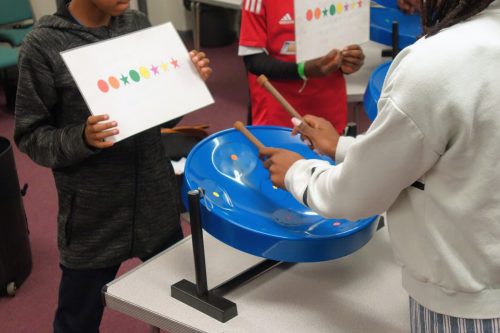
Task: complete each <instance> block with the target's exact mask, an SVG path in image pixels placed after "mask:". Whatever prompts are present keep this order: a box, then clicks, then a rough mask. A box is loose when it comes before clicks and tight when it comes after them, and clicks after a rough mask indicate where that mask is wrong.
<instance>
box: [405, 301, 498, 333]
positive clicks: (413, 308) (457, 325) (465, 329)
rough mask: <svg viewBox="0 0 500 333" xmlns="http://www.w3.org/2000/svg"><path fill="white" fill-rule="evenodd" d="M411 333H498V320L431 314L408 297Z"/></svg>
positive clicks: (431, 312)
mask: <svg viewBox="0 0 500 333" xmlns="http://www.w3.org/2000/svg"><path fill="white" fill-rule="evenodd" d="M410 324H411V333H500V318H496V319H464V318H457V317H451V316H446V315H442V314H439V313H436V312H433V311H431V310H429V309H427V308H425V307H423V306H422V305H420V304H419V303H417V302H416V301H415V300H414V299H413V298H411V297H410Z"/></svg>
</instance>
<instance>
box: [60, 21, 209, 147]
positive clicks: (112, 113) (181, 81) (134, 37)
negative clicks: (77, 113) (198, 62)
mask: <svg viewBox="0 0 500 333" xmlns="http://www.w3.org/2000/svg"><path fill="white" fill-rule="evenodd" d="M62 57H63V59H64V61H65V62H66V65H67V66H68V68H69V70H70V72H71V74H72V76H73V78H74V79H75V81H76V83H77V85H78V88H79V89H80V92H81V93H82V95H83V97H84V98H85V101H86V103H87V105H88V107H89V109H90V111H91V112H92V114H94V115H100V114H108V115H109V119H110V120H114V121H116V122H117V123H118V129H119V130H120V133H119V134H118V135H116V136H114V137H112V140H114V141H120V140H123V139H125V138H127V137H129V136H131V135H134V134H136V133H139V132H142V131H144V130H146V129H148V128H151V127H153V126H157V125H159V124H162V123H164V122H167V121H169V120H172V119H174V118H177V117H180V116H182V115H185V114H187V113H189V112H191V111H194V110H197V109H200V108H202V107H204V106H206V105H209V104H211V103H213V98H212V96H211V95H210V92H209V91H208V89H207V87H206V85H205V83H204V82H203V80H202V79H201V78H200V76H199V74H198V71H197V70H196V67H195V66H194V64H193V63H192V62H191V57H190V56H189V53H188V51H187V49H186V48H185V46H184V44H183V43H182V41H181V39H180V37H179V35H178V34H177V32H176V30H175V29H174V27H173V25H172V24H171V23H166V24H162V25H158V26H156V27H152V28H149V29H145V30H141V31H138V32H134V33H131V34H127V35H124V36H120V37H117V38H114V39H110V40H108V41H105V42H100V43H95V44H91V45H88V46H83V47H80V48H76V49H73V50H69V51H66V52H63V53H62Z"/></svg>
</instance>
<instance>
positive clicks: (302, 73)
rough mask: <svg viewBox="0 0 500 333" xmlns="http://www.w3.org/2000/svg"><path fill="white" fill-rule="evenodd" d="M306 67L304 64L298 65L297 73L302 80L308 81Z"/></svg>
mask: <svg viewBox="0 0 500 333" xmlns="http://www.w3.org/2000/svg"><path fill="white" fill-rule="evenodd" d="M305 67H306V66H305V63H304V62H299V63H298V64H297V72H298V73H299V76H300V77H301V78H302V80H307V76H306V70H305Z"/></svg>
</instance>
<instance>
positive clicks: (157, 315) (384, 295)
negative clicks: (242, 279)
mask: <svg viewBox="0 0 500 333" xmlns="http://www.w3.org/2000/svg"><path fill="white" fill-rule="evenodd" d="M204 241H205V251H206V261H207V275H208V287H209V288H212V287H214V286H216V285H218V284H220V283H222V282H224V281H226V280H227V279H229V278H231V277H233V276H234V275H237V274H238V273H240V272H242V271H243V270H245V269H246V268H248V267H250V266H252V265H254V264H255V263H257V262H259V261H261V260H262V258H258V257H254V256H251V255H248V254H245V253H242V252H240V251H238V250H235V249H233V248H231V247H229V246H227V245H225V244H223V243H221V242H219V241H218V240H216V239H215V238H213V237H211V236H210V235H208V234H207V233H205V234H204ZM400 276H401V273H400V268H399V266H397V265H396V263H395V262H394V260H393V256H392V250H391V247H390V242H389V237H388V233H387V228H386V227H385V228H383V229H381V230H379V231H378V232H376V234H375V236H374V237H373V239H372V240H371V241H370V242H369V243H368V244H367V245H365V246H364V247H363V248H362V249H360V250H359V251H357V252H356V253H354V254H351V255H349V256H347V257H344V258H340V259H337V260H333V261H328V262H321V263H300V264H296V265H293V266H292V267H289V268H288V269H285V268H281V266H278V267H277V268H274V269H273V270H271V271H268V272H266V273H265V274H264V275H262V276H259V277H258V278H256V279H254V280H252V281H250V282H249V283H247V284H245V285H243V286H241V287H239V288H237V289H236V290H234V291H232V292H230V293H229V294H227V295H225V297H226V298H227V299H229V300H231V301H233V302H235V303H236V304H237V307H238V315H237V316H236V317H234V318H232V319H231V320H229V321H227V322H226V323H221V322H219V321H217V320H215V319H213V318H211V317H209V316H207V315H205V314H203V313H201V312H199V311H197V310H195V309H193V308H191V307H189V306H188V305H186V304H184V303H182V302H180V301H178V300H176V299H174V298H172V297H171V296H170V286H171V285H172V284H174V283H176V282H178V281H179V280H181V279H187V280H189V281H195V276H194V264H193V256H192V244H191V238H190V237H188V238H186V239H184V240H183V241H181V242H179V243H178V244H177V245H175V246H174V247H172V248H170V249H168V250H166V251H164V252H163V253H161V254H159V255H158V256H156V257H154V258H153V259H151V260H149V261H147V262H146V263H144V264H142V265H140V266H138V267H136V268H135V269H134V270H132V271H131V272H129V273H127V274H125V275H123V276H122V277H120V278H119V279H117V280H115V281H113V282H111V283H110V284H108V288H107V291H106V292H105V298H106V305H107V306H108V307H109V308H111V309H114V310H117V311H120V312H123V313H125V314H128V315H130V316H132V317H135V318H138V319H140V320H143V321H145V322H147V323H149V324H152V325H154V326H156V327H159V328H162V329H165V330H168V331H169V332H172V333H180V332H218V333H222V332H231V333H240V332H241V333H243V332H245V333H255V332H266V333H267V332H272V333H280V332H283V333H291V332H310V333H319V332H324V333H326V332H328V333H331V332H342V333H351V332H371V333H388V332H391V333H403V332H405V333H406V332H408V331H409V314H408V296H407V294H406V293H405V291H404V290H403V289H402V287H401V281H400V280H401V278H400Z"/></svg>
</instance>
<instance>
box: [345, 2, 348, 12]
mask: <svg viewBox="0 0 500 333" xmlns="http://www.w3.org/2000/svg"><path fill="white" fill-rule="evenodd" d="M344 8H345V11H346V12H347V11H348V10H349V4H348V3H346V4H345V5H344Z"/></svg>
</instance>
